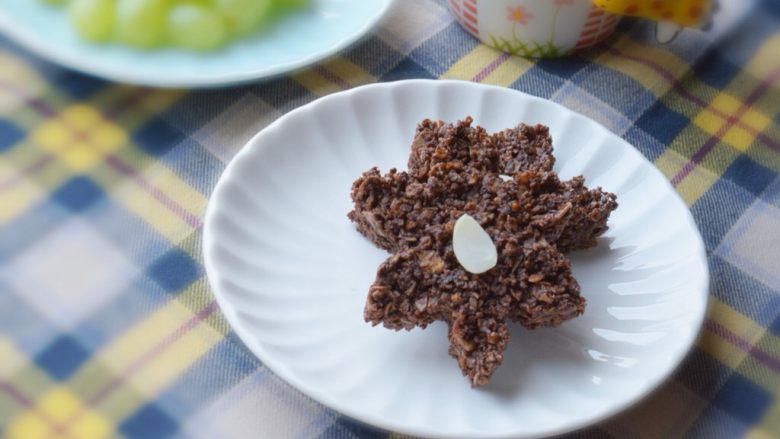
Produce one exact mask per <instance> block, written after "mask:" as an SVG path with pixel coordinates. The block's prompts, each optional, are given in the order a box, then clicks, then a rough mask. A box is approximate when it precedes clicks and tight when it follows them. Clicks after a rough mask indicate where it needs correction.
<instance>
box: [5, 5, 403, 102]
mask: <svg viewBox="0 0 780 439" xmlns="http://www.w3.org/2000/svg"><path fill="white" fill-rule="evenodd" d="M391 2H392V0H5V1H3V7H2V8H0V32H2V33H4V34H5V35H6V36H8V37H9V38H10V39H12V40H14V41H16V42H17V43H19V44H20V45H22V46H24V47H26V48H27V49H29V50H30V51H32V52H34V53H36V54H38V55H40V56H41V57H43V58H46V59H49V60H51V61H53V62H56V63H58V64H61V65H63V66H66V67H69V68H72V69H74V70H78V71H81V72H84V73H87V74H91V75H94V76H99V77H103V78H106V79H110V80H114V81H118V82H124V83H130V84H139V85H147V86H155V87H219V86H226V85H234V84H240V83H246V82H250V81H254V80H258V79H262V78H267V77H270V76H275V75H278V74H281V73H285V72H289V71H292V70H295V69H298V68H301V67H304V66H306V65H309V64H312V63H314V62H317V61H319V60H322V59H323V58H326V57H328V56H330V55H333V54H334V53H336V52H338V51H339V50H341V49H344V48H345V47H347V46H348V45H350V44H352V43H354V42H355V41H356V40H358V39H359V38H360V37H362V36H363V35H365V34H366V33H367V32H368V31H369V30H370V29H371V28H372V27H373V26H374V25H375V24H376V23H377V22H378V21H379V20H380V19H381V17H382V16H383V15H384V13H385V12H386V11H387V9H388V8H389V6H390V3H391Z"/></svg>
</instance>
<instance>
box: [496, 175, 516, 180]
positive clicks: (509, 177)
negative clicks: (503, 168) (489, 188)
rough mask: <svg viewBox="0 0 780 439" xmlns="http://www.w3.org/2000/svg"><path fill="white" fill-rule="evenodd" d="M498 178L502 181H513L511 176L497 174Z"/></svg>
mask: <svg viewBox="0 0 780 439" xmlns="http://www.w3.org/2000/svg"><path fill="white" fill-rule="evenodd" d="M498 177H499V178H500V179H502V180H504V181H510V180H513V178H512V176H511V175H504V174H498Z"/></svg>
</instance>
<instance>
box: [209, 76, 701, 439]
mask: <svg viewBox="0 0 780 439" xmlns="http://www.w3.org/2000/svg"><path fill="white" fill-rule="evenodd" d="M467 115H472V116H473V117H474V120H475V122H476V123H478V124H480V125H482V126H484V127H486V128H487V129H488V130H489V131H497V130H501V129H504V128H507V127H512V126H515V125H516V124H517V123H518V122H521V121H523V122H527V123H544V124H546V125H549V126H550V130H551V133H552V135H553V138H554V145H555V155H556V157H557V164H556V170H557V171H558V172H559V174H560V175H561V176H562V177H563V178H569V177H572V176H575V175H578V174H583V175H585V177H586V178H587V184H588V185H589V186H591V187H596V186H602V187H604V188H605V189H607V190H610V191H613V192H615V193H617V195H618V202H619V203H620V207H619V208H618V209H617V211H615V212H614V214H613V215H612V217H611V219H610V230H609V232H607V233H606V235H605V236H604V237H603V238H602V239H601V243H600V245H599V246H598V247H597V248H595V249H592V250H589V251H586V252H580V253H576V254H573V255H572V256H571V259H572V261H573V267H574V274H575V276H576V277H577V279H578V280H579V282H580V284H581V286H582V291H583V294H584V295H585V296H586V297H587V299H588V306H587V308H586V310H585V314H584V315H583V316H582V317H580V318H577V319H574V320H572V321H570V322H567V323H565V324H564V325H562V326H561V327H560V328H556V329H542V330H536V331H528V330H524V329H523V328H521V327H519V326H513V327H512V341H511V342H510V347H509V349H508V352H507V354H506V358H505V360H504V364H503V365H502V366H501V368H499V370H498V371H497V372H496V373H495V375H494V377H493V381H492V383H491V384H489V385H488V386H486V387H484V388H481V389H477V390H474V389H472V388H471V387H470V386H469V383H468V381H467V380H466V379H465V378H464V377H463V376H461V372H460V370H459V369H458V367H457V364H456V362H455V360H453V359H452V358H450V357H449V356H448V355H447V345H448V342H447V333H446V332H447V331H446V325H445V324H443V323H437V324H434V325H433V326H432V327H429V328H428V329H427V330H424V331H423V330H413V331H411V332H393V331H389V330H387V329H384V328H382V327H371V326H370V325H368V324H366V323H365V322H364V321H363V305H364V303H365V295H366V291H367V289H368V287H369V285H370V284H371V282H372V281H373V279H374V275H375V273H376V268H377V266H378V265H379V264H380V263H381V262H382V261H383V260H384V259H385V258H386V257H387V253H385V252H384V251H382V250H379V249H377V248H376V247H374V246H373V244H371V243H370V242H369V241H368V240H366V239H365V238H364V237H363V236H361V235H360V234H358V232H357V231H355V228H354V227H353V225H352V224H351V223H350V222H349V220H348V219H347V217H346V215H347V212H348V211H349V210H350V207H351V202H350V198H349V192H350V185H351V183H352V181H353V180H354V179H355V178H357V177H358V176H359V175H360V173H361V172H363V171H364V170H366V169H368V168H370V167H371V166H374V165H378V166H379V167H380V168H381V169H382V170H383V171H386V170H387V169H389V168H390V167H398V168H400V169H404V168H405V164H406V160H407V157H408V153H409V145H410V143H411V140H412V136H413V134H414V130H415V126H416V124H417V123H418V122H419V121H420V120H422V119H423V118H426V117H428V118H440V119H444V120H447V121H455V120H457V119H461V118H463V117H465V116H467ZM204 229H205V230H204V255H205V263H206V269H207V272H208V276H209V280H210V281H211V285H212V286H213V288H214V293H215V295H216V298H217V301H218V302H219V304H220V306H221V307H222V310H223V311H224V313H225V316H226V317H227V319H228V320H229V321H230V323H231V324H232V325H233V328H234V329H235V331H236V333H237V334H238V335H239V336H240V337H241V339H242V340H243V341H244V343H246V345H247V346H248V347H249V349H251V350H252V352H254V353H255V354H256V355H257V356H258V357H259V358H260V359H261V360H262V361H263V362H264V363H265V364H266V365H267V366H268V367H270V368H271V369H272V370H273V371H274V372H276V373H277V374H278V375H279V376H281V377H282V378H283V379H285V380H286V381H287V382H289V383H290V384H292V385H293V386H295V387H296V388H298V389H299V390H301V391H302V392H304V393H305V394H307V395H309V396H311V397H312V398H314V399H315V400H317V401H320V402H322V403H323V404H325V405H328V406H330V407H332V408H334V409H336V410H338V411H340V412H343V413H345V414H347V415H349V416H352V417H354V418H356V419H359V420H361V421H364V422H367V423H370V424H373V425H376V426H379V427H383V428H386V429H389V430H394V431H398V432H404V433H409V434H415V435H422V436H432V437H451V438H462V437H535V436H545V435H552V434H558V433H563V432H566V431H570V430H573V429H576V428H579V427H582V426H585V425H588V424H590V423H593V422H596V421H598V420H600V419H603V418H605V417H607V416H610V415H612V414H614V413H617V412H618V411H620V410H622V409H624V408H626V407H628V406H629V405H631V404H632V403H634V402H636V401H637V400H639V399H640V398H642V397H643V396H645V395H647V394H648V393H649V392H650V391H651V390H653V389H654V388H655V387H656V386H658V385H659V384H660V383H661V382H662V381H663V380H664V379H665V378H666V377H668V376H669V374H670V373H671V372H672V371H673V370H674V368H675V367H676V366H677V365H678V364H679V363H680V361H681V360H682V358H683V357H684V356H685V354H686V352H687V351H688V350H689V349H690V347H691V345H692V343H693V341H694V339H695V337H696V335H697V333H698V330H699V327H700V326H701V323H702V319H703V317H704V313H705V308H706V304H707V294H708V281H709V275H708V270H707V262H706V258H705V251H704V246H703V244H702V240H701V237H700V235H699V233H698V231H697V229H696V226H695V224H694V222H693V219H692V218H691V215H690V213H689V212H688V209H687V208H686V206H685V204H684V203H683V202H682V200H681V199H680V198H679V197H678V195H677V193H676V192H675V191H674V190H673V189H672V187H671V186H670V185H669V183H668V182H667V180H666V179H665V178H664V177H663V176H662V175H661V173H660V172H658V171H657V170H656V169H655V168H654V167H653V165H651V164H650V163H649V162H648V161H647V160H645V158H644V157H642V155H641V154H639V152H637V151H636V150H635V149H634V148H633V147H632V146H631V145H629V144H627V143H626V142H625V141H623V140H621V139H620V138H619V137H617V136H615V135H614V134H612V133H611V132H609V131H608V130H607V129H605V128H604V127H602V126H601V125H599V124H597V123H596V122H593V121H592V120H590V119H587V118H585V117H584V116H581V115H579V114H576V113H574V112H572V111H569V110H567V109H565V108H563V107H561V106H559V105H557V104H555V103H552V102H549V101H546V100H543V99H539V98H535V97H532V96H529V95H526V94H523V93H520V92H517V91H513V90H509V89H504V88H498V87H491V86H484V85H478V84H473V83H467V82H455V81H424V80H415V81H403V82H394V83H386V84H376V85H370V86H365V87H360V88H357V89H353V90H350V91H346V92H343V93H338V94H333V95H330V96H328V97H325V98H322V99H319V100H317V101H315V102H313V103H311V104H309V105H306V106H304V107H302V108H300V109H298V110H295V111H293V112H291V113H289V114H287V115H285V116H283V117H281V118H280V119H279V120H277V121H276V122H275V123H273V124H272V125H271V126H269V127H268V128H266V129H265V130H263V131H262V132H260V133H259V134H258V135H257V136H255V138H254V139H252V140H251V141H250V142H249V144H248V145H247V146H246V147H244V149H243V150H242V151H241V152H240V153H239V154H238V155H237V156H236V158H235V160H233V162H232V163H231V164H230V165H229V166H228V167H227V169H226V170H225V173H224V174H223V175H222V178H221V180H220V181H219V183H218V184H217V187H216V189H215V190H214V193H213V196H212V199H211V202H210V204H209V209H208V213H207V215H206V222H205V228H204Z"/></svg>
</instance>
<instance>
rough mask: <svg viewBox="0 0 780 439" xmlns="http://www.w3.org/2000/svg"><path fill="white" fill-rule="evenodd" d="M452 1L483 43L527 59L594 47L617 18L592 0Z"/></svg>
mask: <svg viewBox="0 0 780 439" xmlns="http://www.w3.org/2000/svg"><path fill="white" fill-rule="evenodd" d="M449 5H450V9H451V11H452V12H453V14H454V15H455V17H456V18H457V19H458V21H459V22H460V23H461V24H462V25H463V26H464V27H465V28H466V30H468V31H469V32H470V33H471V34H472V35H474V36H476V37H477V38H479V39H480V40H481V41H482V42H484V43H485V44H487V45H489V46H492V47H494V48H496V49H499V50H502V51H504V52H507V53H510V54H513V55H520V56H524V57H527V58H553V57H558V56H563V55H566V54H567V53H569V52H571V51H573V50H578V49H584V48H586V47H590V46H592V45H594V44H596V43H598V42H599V41H601V40H603V39H604V38H606V37H607V36H609V34H611V33H612V31H613V30H614V28H615V26H616V25H617V22H618V20H619V17H618V16H617V15H612V14H608V13H606V12H604V11H602V10H601V9H598V8H595V7H594V6H593V4H592V2H591V0H449Z"/></svg>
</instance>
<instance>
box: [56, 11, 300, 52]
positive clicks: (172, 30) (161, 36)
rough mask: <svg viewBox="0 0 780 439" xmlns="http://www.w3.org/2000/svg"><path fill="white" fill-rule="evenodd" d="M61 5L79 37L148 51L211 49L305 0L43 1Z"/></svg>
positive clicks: (263, 23)
mask: <svg viewBox="0 0 780 439" xmlns="http://www.w3.org/2000/svg"><path fill="white" fill-rule="evenodd" d="M46 2H47V3H53V4H66V5H67V9H68V15H69V16H70V21H71V24H72V25H73V27H74V28H75V29H76V31H77V32H78V33H79V35H81V36H82V37H83V38H85V39H86V40H89V41H93V42H106V41H118V42H120V43H122V44H126V45H128V46H131V47H136V48H140V49H151V48H155V47H160V46H164V45H173V46H176V47H181V48H184V49H191V50H201V51H207V50H213V49H217V48H219V47H221V46H223V45H225V44H226V43H227V42H228V41H230V40H232V39H235V38H240V37H242V36H245V35H247V34H249V33H251V32H254V31H256V30H258V29H261V28H263V27H265V26H267V25H268V24H270V23H271V22H273V21H274V20H275V19H276V18H278V17H279V16H281V15H283V14H284V13H285V12H287V11H291V10H294V9H298V8H301V7H303V6H305V5H306V4H308V3H309V0H46Z"/></svg>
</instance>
